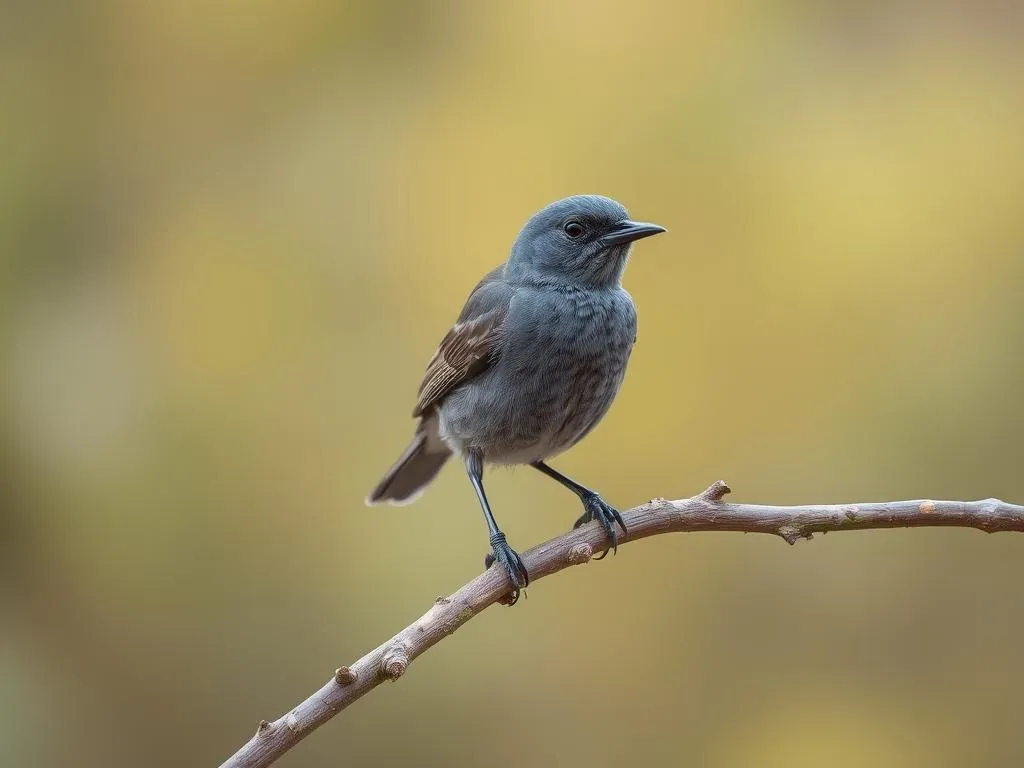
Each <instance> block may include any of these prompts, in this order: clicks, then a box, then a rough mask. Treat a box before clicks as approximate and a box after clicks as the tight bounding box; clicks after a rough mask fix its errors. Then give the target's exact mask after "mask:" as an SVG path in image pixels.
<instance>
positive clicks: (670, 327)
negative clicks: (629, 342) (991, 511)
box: [0, 0, 1024, 768]
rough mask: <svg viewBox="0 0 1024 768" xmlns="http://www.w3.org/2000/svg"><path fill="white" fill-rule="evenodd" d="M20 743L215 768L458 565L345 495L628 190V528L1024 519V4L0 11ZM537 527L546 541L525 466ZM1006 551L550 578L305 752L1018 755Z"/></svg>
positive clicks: (813, 757)
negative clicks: (730, 521)
mask: <svg viewBox="0 0 1024 768" xmlns="http://www.w3.org/2000/svg"><path fill="white" fill-rule="evenodd" d="M2 14H3V20H2V23H0V88H2V89H3V92H4V93H5V98H4V105H5V106H4V109H3V112H2V115H3V117H2V120H0V141H2V145H3V147H4V151H3V152H2V153H0V238H2V240H0V307H2V309H0V343H2V348H3V350H4V356H3V360H4V363H5V365H4V375H3V378H2V390H0V456H2V459H0V461H2V463H0V471H2V483H0V489H2V496H0V622H2V629H0V764H3V765H5V766H28V767H32V768H34V767H35V766H70V765H74V766H82V767H83V768H90V767H92V766H104V767H107V766H122V765H123V766H129V765H132V766H134V765H148V766H181V765H191V766H202V765H216V764H218V763H220V761H222V760H223V759H225V758H227V757H228V756H229V755H230V754H231V753H232V752H234V750H235V749H237V748H238V747H239V746H240V745H241V744H242V743H243V742H244V741H246V740H247V739H248V738H249V737H250V735H251V734H252V733H253V732H254V730H255V728H256V724H257V722H258V721H259V720H260V719H261V718H273V717H276V716H279V715H280V714H282V713H284V712H286V711H287V710H288V709H289V708H290V707H291V706H293V705H294V704H296V703H297V702H298V701H300V700H301V699H302V698H304V697H305V696H307V695H308V694H309V693H311V692H312V691H313V690H315V688H316V687H318V686H319V685H321V684H322V683H323V682H324V681H325V680H326V679H327V678H328V677H329V676H330V674H331V673H332V671H333V670H334V668H335V667H337V666H338V665H340V664H343V663H349V662H351V661H353V660H355V659H356V658H357V657H359V656H360V655H362V654H363V653H364V652H366V651H367V650H369V649H370V648H372V647H374V646H376V645H377V644H379V643H381V642H383V641H384V640H386V639H387V638H388V637H390V636H391V634H393V633H394V632H396V631H398V630H399V629H400V628H402V627H403V626H405V625H406V624H407V623H408V622H410V621H412V620H413V619H414V618H416V617H417V616H419V615H420V614H421V613H422V612H423V611H424V610H426V609H427V608H428V607H429V605H430V604H431V602H432V601H433V600H434V598H435V597H436V596H438V595H441V594H447V593H449V592H451V591H452V590H454V589H456V588H457V587H458V586H460V585H461V584H463V583H464V582H465V581H467V580H469V579H470V578H472V577H473V576H475V575H476V574H477V573H478V572H479V571H480V568H481V566H482V558H483V555H484V553H485V551H486V549H487V538H486V533H485V528H484V523H483V520H482V518H481V515H480V512H479V510H478V507H477V503H476V500H475V498H474V496H473V493H472V490H471V488H470V486H469V484H468V483H467V482H466V480H465V477H464V475H463V473H462V472H461V471H460V470H459V468H458V467H457V466H455V465H450V466H449V467H448V468H447V469H446V470H445V471H444V473H443V474H442V476H441V477H440V478H439V480H438V482H437V483H436V484H435V485H434V486H433V487H431V489H430V490H429V492H428V493H427V494H426V495H425V496H424V497H423V498H422V499H421V500H420V501H419V502H418V503H417V504H416V505H415V506H412V507H406V508H399V509H392V508H381V509H372V510H371V509H367V508H365V507H364V506H363V497H364V496H365V494H366V492H367V491H368V490H369V489H370V488H371V487H372V486H373V485H374V484H375V483H376V481H377V480H378V479H379V477H380V475H381V474H382V472H383V471H384V470H385V469H386V468H387V467H388V466H389V464H390V463H391V462H392V460H393V459H394V458H395V457H396V456H397V454H398V453H399V451H401V449H402V448H403V447H404V445H405V444H406V441H407V439H408V438H409V435H410V434H411V431H412V428H413V422H412V420H411V419H410V417H409V413H410V410H411V408H412V405H413V402H414V398H415V391H416V387H417V385H418V383H419V378H420V375H421V373H422V371H423V368H424V366H425V364H426V362H427V360H428V359H429V358H430V356H431V354H432V352H433V350H434V348H435V345H436V343H437V342H438V341H439V340H440V338H441V336H442V335H443V334H444V333H445V332H446V331H447V329H448V327H449V324H450V323H451V321H452V320H453V319H454V317H455V315H456V313H457V312H458V309H459V307H460V306H461V303H462V301H463V299H464V298H465V296H466V294H467V293H468V292H469V290H470V289H471V288H472V286H473V285H474V283H475V282H476V280H477V279H478V278H479V277H480V276H481V275H482V274H483V273H484V272H485V271H487V270H489V269H490V268H491V267H493V266H494V265H495V264H497V263H498V262H500V261H501V260H503V259H504V258H505V255H506V253H507V250H508V248H509V245H510V244H511V242H512V239H513V238H514V237H515V235H516V233H517V232H518V230H519V228H520V226H521V225H522V223H523V221H524V220H525V219H526V218H527V217H528V216H529V215H530V214H531V213H533V211H535V210H536V209H537V208H539V207H541V206H543V205H545V204H546V203H548V202H550V201H552V200H555V199H557V198H560V197H563V196H565V195H569V194H573V193H590V192H598V193H603V194H607V195H611V196H613V197H615V198H617V199H619V200H620V201H622V202H623V203H624V204H626V205H627V207H629V209H630V211H631V213H632V214H633V215H635V216H637V217H639V218H643V219H649V220H652V221H656V222H659V223H661V224H663V225H665V226H667V227H668V229H669V234H667V235H665V236H662V237H658V238H655V239H652V240H649V241H644V242H643V243H641V244H640V245H639V246H638V247H637V249H636V253H635V255H634V257H633V259H632V262H631V264H630V267H629V269H628V270H627V273H626V281H625V282H626V285H627V287H628V288H629V290H630V291H631V292H632V294H633V296H634V298H635V300H636V302H637V305H638V308H639V316H640V332H639V343H638V345H637V348H636V350H635V351H634V355H633V361H632V364H631V368H630V373H629V376H628V377H627V380H626V385H625V387H624V389H623V391H622V392H621V394H620V396H619V398H618V401H617V402H616V404H615V406H614V408H613V409H612V411H611V413H610V414H609V416H608V417H607V418H606V420H605V421H604V423H603V424H602V426H601V427H600V428H599V429H598V430H596V431H595V432H594V433H593V434H592V435H591V436H590V437H589V438H588V439H587V440H586V441H585V442H584V443H583V444H582V445H580V446H579V447H577V448H576V449H575V450H573V451H572V452H571V453H569V454H567V455H565V456H564V457H561V458H560V459H558V460H557V461H556V462H555V466H557V467H558V468H560V469H562V470H563V471H565V472H567V473H568V474H570V475H572V476H574V477H576V478H578V479H580V480H581V481H583V482H587V483H590V484H593V485H596V486H598V487H599V488H600V490H601V491H602V493H603V494H604V495H605V497H606V498H607V499H609V500H610V501H611V502H612V503H615V504H617V505H619V506H621V507H623V508H624V507H628V506H632V505H634V504H637V503H640V502H643V501H645V500H647V499H649V498H650V497H652V496H667V497H684V496H689V495H692V494H693V493H696V492H698V491H700V490H702V489H703V488H705V487H706V486H707V485H708V484H709V483H710V482H712V481H713V480H715V479H718V478H720V477H721V478H724V479H726V480H728V481H729V482H730V483H731V484H732V486H733V488H734V489H735V493H734V496H733V498H734V500H736V501H749V502H760V503H777V504H796V503H810V502H853V501H872V500H876V501H880V500H890V499H905V498H920V497H931V498H954V499H977V498H983V497H988V496H998V497H1002V498H1005V499H1007V500H1009V501H1016V502H1024V473H1022V472H1021V467H1022V459H1024V448H1022V440H1021V435H1022V434H1024V409H1022V407H1021V405H1022V396H1021V381H1022V376H1024V302H1022V301H1021V286H1022V283H1024V215H1022V211H1024V45H1022V43H1024V13H1021V7H1020V6H1019V5H1018V4H1012V3H1000V2H972V3H966V2H965V3H943V2H938V3H936V2H931V3H923V2H922V3H905V2H904V3H901V2H897V3H880V2H867V3H864V2H856V3H854V2H848V3H847V2H827V3H811V2H799V1H795V0H794V1H789V2H787V1H785V0H780V1H778V2H740V3H719V2H711V1H710V0H705V1H702V0H691V1H689V2H665V3H648V2H632V3H628V4H622V3H614V2H587V3H583V2H562V3H547V2H541V1H540V0H529V1H527V2H517V3H500V4H492V3H474V2H469V1H468V0H465V1H463V2H445V3H427V2H375V3H372V2H364V3H344V2H336V1H331V2H327V1H325V0H300V1H298V2H289V3H285V2H271V1H270V0H248V1H247V2H240V1H239V0H211V1H210V2H206V3H204V4H201V5H200V4H181V3H177V4H176V3H171V2H148V3H139V2H132V1H130V0H95V1H94V2H91V3H67V4H66V3H51V2H14V3H8V4H6V5H5V7H4V10H3V11H2ZM488 490H489V493H490V496H491V499H492V501H493V503H494V505H495V509H496V514H497V516H498V519H499V520H500V521H501V522H502V524H503V527H504V528H505V530H506V532H507V533H508V536H509V540H510V542H512V543H513V545H515V546H516V547H518V548H520V549H526V548H528V547H529V546H532V545H533V544H535V543H538V542H540V541H541V540H543V539H546V538H548V537H550V536H553V535H556V534H558V533H559V532H562V531H564V530H566V529H567V528H568V526H569V525H570V524H571V522H572V521H573V520H574V519H575V518H576V517H577V515H578V514H579V509H578V506H577V503H576V501H575V500H574V499H572V498H571V497H569V496H568V495H567V494H566V493H565V492H564V491H563V490H562V489H561V488H559V487H558V486H557V485H556V484H554V483H551V482H550V481H548V480H546V479H544V478H542V477H540V476H539V475H537V474H536V473H533V472H528V471H523V470H519V471H518V472H507V471H498V472H493V473H491V474H490V476H489V481H488ZM1022 584H1024V538H1020V537H1017V536H1014V535H1010V534H1000V535H996V536H985V535H982V534H980V533H978V532H975V531H966V530H934V531H930V530H918V531H888V532H873V533H851V534H841V535H833V536H827V537H820V536H819V537H816V538H815V540H814V541H813V542H810V543H807V542H800V543H799V544H798V545H797V546H795V547H787V546H785V545H784V544H783V543H782V542H781V541H780V540H778V539H775V538H769V537H764V536H753V535H751V536H741V535H737V534H700V535H687V536H683V535H679V536H665V537H658V538H656V539H649V540H646V541H643V542H640V543H637V544H632V545H629V546H627V547H625V548H624V549H623V550H621V551H620V552H619V555H618V556H617V557H615V558H609V559H608V560H606V561H604V562H602V563H599V564H593V565H589V566H587V567H585V568H579V569H573V570H572V571H570V572H567V573H564V574H562V575H560V576H558V577H557V578H552V579H550V580H545V581H543V582H540V583H538V584H536V585H535V586H534V587H531V589H530V590H529V599H527V600H525V601H523V602H522V603H521V604H520V605H519V606H517V607H516V608H515V609H514V610H507V609H504V608H495V609H492V610H489V611H487V612H486V613H485V614H483V615H482V616H480V617H479V618H477V619H476V620H474V621H473V622H472V623H470V624H469V625H467V626H466V627H465V628H463V629H462V630H461V631H460V632H459V633H458V634H456V635H455V636H454V637H452V638H450V639H449V640H446V641H445V642H444V643H442V644H441V645H440V646H438V647H437V648H435V649H434V650H433V651H431V652H430V653H429V654H427V655H425V656H424V657H422V658H421V659H420V660H419V661H417V662H416V664H415V665H414V666H413V667H412V668H411V669H410V672H409V674H408V675H407V676H406V677H405V678H403V679H402V681H401V682H400V683H398V684H396V685H394V686H387V687H386V688H383V689H380V690H378V691H375V692H374V693H373V694H371V695H370V696H369V697H368V698H367V699H365V700H363V701H361V702H360V703H358V704H357V705H355V706H354V707H353V708H352V709H350V710H348V711H347V712H346V713H345V714H344V715H343V716H341V717H339V718H338V719H337V720H335V721H332V722H331V723H330V724H328V725H327V726H325V727H324V728H323V729H321V730H320V731H318V732H317V733H316V734H314V735H313V736H312V737H310V738H309V739H308V740H307V741H305V742H303V743H302V744H301V745H300V746H299V747H298V748H297V749H295V750H294V751H293V752H291V753H290V754H289V755H288V756H286V757H285V758H284V759H283V760H282V761H281V762H280V765H282V766H290V767H291V768H299V767H300V766H311V767H312V766H326V765H350V764H351V765H380V766H392V765H394V766H399V765H408V764H412V763H415V764H417V765H421V766H447V765H452V764H458V765H467V766H483V765H489V766H494V765H531V766H532V765H543V766H549V765H550V766H555V765H557V766H591V767H593V766H613V765H620V764H623V763H625V762H626V761H632V762H634V763H635V764H637V765H651V766H663V765H664V766H668V765H677V764H680V765H693V766H711V767H712V768H719V767H720V768H727V767H731V766H768V767H774V766H780V767H781V766H786V767H792V766H797V767H800V766H822V765H829V766H840V767H841V768H842V767H845V766H873V767H880V768H886V767H888V766H900V767H902V766H928V767H929V768H933V767H935V766H961V765H967V764H969V765H974V766H1010V765H1021V764H1022V763H1024V737H1022V735H1021V734H1022V733H1024V731H1022V724H1024V723H1022V718H1024V715H1022V714H1021V710H1020V707H1019V699H1020V690H1021V688H1022V687H1024V668H1022V667H1021V665H1020V649H1021V647H1022V643H1024V601H1022V599H1021V598H1022V589H1024V587H1022Z"/></svg>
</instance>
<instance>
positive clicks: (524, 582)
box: [484, 531, 530, 605]
mask: <svg viewBox="0 0 1024 768" xmlns="http://www.w3.org/2000/svg"><path fill="white" fill-rule="evenodd" d="M491 552H492V554H489V555H487V557H485V558H484V567H485V568H490V567H491V565H493V564H494V561H495V560H497V561H498V562H499V563H501V565H502V566H503V567H504V568H505V573H507V574H508V578H509V581H511V582H512V592H511V594H510V595H509V597H508V600H507V601H502V602H504V603H505V604H506V605H515V604H516V601H517V600H519V590H521V589H525V588H526V587H527V586H528V585H529V584H530V574H529V573H527V572H526V566H525V565H523V559H522V558H521V557H519V554H518V553H517V552H516V551H515V550H514V549H512V547H510V546H509V545H508V542H507V541H505V534H504V533H501V532H500V531H499V532H498V533H496V534H494V535H493V536H491Z"/></svg>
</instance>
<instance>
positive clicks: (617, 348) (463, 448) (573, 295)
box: [366, 195, 666, 604]
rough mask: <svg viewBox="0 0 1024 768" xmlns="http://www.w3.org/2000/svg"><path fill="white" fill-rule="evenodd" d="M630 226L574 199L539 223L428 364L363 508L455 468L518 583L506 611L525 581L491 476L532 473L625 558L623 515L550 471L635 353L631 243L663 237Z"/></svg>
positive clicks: (618, 209)
mask: <svg viewBox="0 0 1024 768" xmlns="http://www.w3.org/2000/svg"><path fill="white" fill-rule="evenodd" d="M665 231H666V230H665V228H664V227H661V226H659V225H657V224H652V223H648V222H643V221H634V220H632V219H630V217H629V214H628V212H627V211H626V209H625V207H623V206H622V205H621V204H620V203H618V202H616V201H615V200H612V199H611V198H608V197H604V196H602V195H574V196H572V197H567V198H565V199H563V200H558V201H556V202H554V203H551V204H550V205H548V206H546V207H544V208H542V209H541V210H539V211H538V212H537V213H535V214H534V215H533V216H532V217H531V218H530V219H529V220H528V221H527V222H526V224H525V226H523V228H522V230H521V231H520V232H519V235H518V236H517V237H516V240H515V242H514V244H513V245H512V249H511V252H510V254H509V257H508V259H507V260H506V261H505V262H504V263H503V264H501V265H499V266H498V267H496V268H495V269H493V270H492V271H491V272H489V273H488V274H487V275H486V276H485V277H484V278H483V279H482V280H481V281H480V282H479V283H478V284H477V285H476V287H475V288H474V289H473V290H472V292H471V293H470V294H469V298H468V299H467V300H466V303H465V306H464V307H463V308H462V312H461V313H460V314H459V316H458V319H457V320H456V322H455V324H454V326H453V327H452V328H451V330H449V331H448V333H447V335H445V336H444V338H443V339H442V341H441V343H440V345H439V346H438V348H437V351H436V352H435V354H434V356H433V358H432V359H431V360H430V362H429V363H428V364H427V368H426V372H425V374H424V376H423V380H422V382H421V384H420V387H419V391H418V396H417V400H416V405H415V407H414V408H413V412H412V415H413V417H414V418H416V419H418V420H419V421H418V423H417V426H416V431H415V434H414V435H413V438H412V442H410V443H409V446H408V447H407V448H406V449H405V451H404V452H403V453H402V454H401V456H400V457H399V458H398V460H397V461H395V463H394V464H393V465H392V467H391V468H390V469H389V470H388V471H387V473H386V474H385V475H384V477H383V478H382V479H381V481H380V482H379V483H378V484H377V486H376V488H374V489H373V490H372V491H371V492H370V494H369V496H367V498H366V503H367V504H369V505H374V504H379V503H385V502H386V503H390V504H398V505H401V504H409V503H412V502H413V501H415V500H416V499H417V498H418V497H419V496H420V495H421V494H422V493H423V491H424V490H425V489H426V487H427V485H428V484H429V483H430V482H431V481H432V480H433V479H434V478H435V477H436V476H437V474H438V472H440V470H441V468H442V467H443V466H444V464H445V462H446V461H447V460H448V459H449V458H450V457H452V456H457V457H459V458H460V459H461V460H462V462H463V464H464V466H465V470H466V473H467V475H468V477H469V481H470V483H471V485H472V486H473V489H474V491H475V493H476V497H477V500H478V502H479V504H480V507H481V509H482V511H483V514H484V518H485V520H486V523H487V528H488V532H489V536H490V539H489V542H490V547H491V552H490V554H488V555H487V557H486V558H485V567H488V568H489V567H490V566H491V565H492V564H493V562H494V561H495V560H497V561H498V562H499V563H500V564H501V566H502V567H503V568H504V569H505V572H506V573H507V574H508V578H509V581H510V582H511V592H510V604H514V603H515V601H516V600H517V599H518V597H519V593H520V590H521V589H524V588H525V587H526V586H528V584H529V582H530V575H529V573H528V572H527V570H526V567H525V566H524V564H523V560H522V558H521V557H520V556H519V554H518V553H517V552H516V551H515V550H514V549H513V548H512V547H511V546H510V545H509V544H508V541H507V539H506V536H505V534H504V533H503V532H502V530H501V528H500V527H499V526H498V522H497V520H496V519H495V516H494V513H493V512H492V510H491V505H490V502H489V501H488V499H487V495H486V493H485V491H484V484H483V474H484V466H485V465H496V466H502V465H505V466H510V465H511V466H515V465H528V466H531V467H533V468H534V469H536V470H538V471H540V472H541V473H543V474H544V475H547V476H548V477H550V478H552V479H554V480H555V481H557V482H558V483H560V484H561V485H563V486H564V487H566V488H568V489H569V490H570V491H572V492H573V493H574V494H575V495H576V496H577V497H578V498H579V500H580V501H581V502H582V504H583V510H584V511H583V515H582V516H580V518H579V519H578V520H576V523H575V525H574V527H579V526H580V525H583V524H585V523H587V522H590V521H592V520H597V521H598V522H599V523H600V524H601V526H602V527H603V529H604V531H605V533H606V535H607V538H608V541H609V547H608V548H606V549H605V550H604V552H603V553H602V555H601V557H603V556H604V555H606V554H607V552H608V549H611V550H612V552H615V551H617V544H618V536H617V533H616V529H615V526H616V525H618V526H619V527H620V528H621V529H622V531H623V534H624V535H625V534H626V533H628V531H627V529H626V525H625V523H624V522H623V519H622V516H621V515H620V513H619V512H618V510H616V509H615V507H613V506H611V505H610V504H608V503H607V502H606V501H605V500H604V499H603V498H602V497H601V496H600V494H598V493H597V492H596V491H594V490H591V489H590V488H588V487H586V486H584V485H581V484H580V483H577V482H576V481H575V480H572V479H571V478H569V477H567V476H566V475H564V474H562V473H561V472H558V471H557V470H555V469H554V468H552V467H551V466H550V465H549V464H548V463H547V461H548V460H549V459H550V458H552V457H554V456H557V455H558V454H561V453H563V452H564V451H566V450H568V449H569V448H571V447H572V446H574V445H575V444H576V443H578V442H579V441H580V440H581V439H582V438H583V437H584V436H586V435H587V434H588V433H589V432H590V431H591V430H592V429H593V428H594V427H595V426H596V425H597V424H598V422H599V421H600V420H601V419H602V418H603V417H604V415H605V413H607V411H608V409H609V407H610V406H611V404H612V401H613V400H614V399H615V396H616V394H617V393H618V391H619V387H620V386H621V384H622V381H623V378H624V376H625V373H626V365H627V363H628V362H629V357H630V353H631V351H632V348H633V345H634V343H635V342H636V308H635V306H634V304H633V299H632V297H631V296H630V295H629V293H628V292H627V291H626V289H625V288H623V286H622V275H623V272H624V270H625V268H626V262H627V260H628V258H629V255H630V250H631V248H632V245H633V243H634V242H635V241H637V240H640V239H641V238H645V237H650V236H652V235H657V234H659V233H661V232H665Z"/></svg>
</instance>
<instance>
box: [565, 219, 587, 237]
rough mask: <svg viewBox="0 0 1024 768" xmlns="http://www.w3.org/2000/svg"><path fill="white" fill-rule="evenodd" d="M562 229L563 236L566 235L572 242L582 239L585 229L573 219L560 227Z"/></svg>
mask: <svg viewBox="0 0 1024 768" xmlns="http://www.w3.org/2000/svg"><path fill="white" fill-rule="evenodd" d="M562 229H563V230H564V231H565V234H567V235H568V236H569V237H571V238H572V239H573V240H576V239H577V238H580V237H583V233H584V232H586V229H584V228H583V225H582V224H580V223H579V222H578V221H576V220H575V219H573V220H572V221H567V222H566V223H565V226H564V227H562Z"/></svg>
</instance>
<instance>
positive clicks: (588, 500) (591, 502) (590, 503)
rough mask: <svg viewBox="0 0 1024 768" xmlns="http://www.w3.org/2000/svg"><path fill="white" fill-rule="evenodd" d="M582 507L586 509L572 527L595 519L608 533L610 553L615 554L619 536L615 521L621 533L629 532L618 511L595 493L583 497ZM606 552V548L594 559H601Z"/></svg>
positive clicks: (577, 526)
mask: <svg viewBox="0 0 1024 768" xmlns="http://www.w3.org/2000/svg"><path fill="white" fill-rule="evenodd" d="M583 507H584V509H586V510H587V511H586V512H584V513H583V514H582V515H581V516H580V518H579V519H578V520H577V521H576V522H575V523H574V524H573V526H572V527H573V528H579V527H580V526H581V525H585V524H586V523H589V522H590V521H591V520H597V521H598V522H600V523H601V527H602V528H604V532H605V533H606V534H608V539H609V540H610V541H611V543H612V545H611V547H610V549H611V551H612V554H613V555H614V554H616V553H617V552H618V548H619V537H618V536H617V535H616V533H615V525H616V523H617V524H618V525H619V527H620V528H622V533H623V535H626V534H628V533H629V531H628V530H627V529H626V523H625V521H624V520H623V519H622V515H620V514H619V511H618V510H617V509H616V508H615V507H613V506H612V505H611V504H609V503H608V502H606V501H605V500H604V499H602V498H601V497H600V496H598V495H597V494H596V493H591V494H589V495H587V496H584V497H583ZM607 554H608V550H607V549H606V550H605V551H604V552H602V553H601V554H600V555H598V556H597V557H595V558H594V559H595V560H601V559H602V558H604V556H605V555H607Z"/></svg>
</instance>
